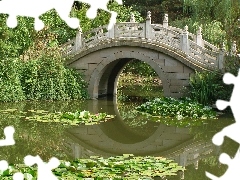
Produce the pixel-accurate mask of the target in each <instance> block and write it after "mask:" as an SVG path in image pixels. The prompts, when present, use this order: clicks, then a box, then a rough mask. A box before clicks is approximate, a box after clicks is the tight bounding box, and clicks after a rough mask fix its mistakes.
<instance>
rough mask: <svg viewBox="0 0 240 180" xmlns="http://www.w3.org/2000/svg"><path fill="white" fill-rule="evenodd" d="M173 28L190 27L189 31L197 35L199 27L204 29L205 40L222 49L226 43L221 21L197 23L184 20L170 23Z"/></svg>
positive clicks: (192, 20) (191, 20)
mask: <svg viewBox="0 0 240 180" xmlns="http://www.w3.org/2000/svg"><path fill="white" fill-rule="evenodd" d="M169 23H170V25H171V26H174V27H179V28H181V29H183V28H184V26H186V25H188V31H189V32H191V33H193V34H196V32H197V30H198V28H199V27H202V35H203V39H204V40H206V41H208V42H210V43H212V44H214V45H215V46H218V47H221V45H222V43H223V42H225V43H226V31H224V30H223V25H222V23H221V22H220V21H217V20H213V21H207V20H206V21H204V22H201V21H196V20H194V19H192V18H183V19H179V20H175V21H172V22H171V21H170V22H169Z"/></svg>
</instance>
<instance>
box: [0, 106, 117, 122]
mask: <svg viewBox="0 0 240 180" xmlns="http://www.w3.org/2000/svg"><path fill="white" fill-rule="evenodd" d="M16 111H18V110H17V109H6V110H1V111H0V113H4V114H7V113H9V114H12V113H13V112H16ZM19 113H20V114H21V117H22V118H23V119H25V120H29V121H39V122H49V123H54V122H56V123H61V124H63V125H79V124H85V125H93V124H98V123H100V122H105V121H107V120H110V119H113V118H114V116H113V115H108V114H106V113H97V114H92V113H90V112H89V111H85V110H84V111H80V110H79V111H76V112H54V113H53V112H52V113H51V112H48V111H45V110H28V111H27V112H22V111H21V112H19Z"/></svg>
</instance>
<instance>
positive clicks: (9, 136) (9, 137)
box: [0, 126, 15, 171]
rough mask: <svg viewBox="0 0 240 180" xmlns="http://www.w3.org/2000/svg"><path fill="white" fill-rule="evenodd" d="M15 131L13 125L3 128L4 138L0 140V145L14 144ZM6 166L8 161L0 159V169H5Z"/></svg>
mask: <svg viewBox="0 0 240 180" xmlns="http://www.w3.org/2000/svg"><path fill="white" fill-rule="evenodd" d="M14 132H15V129H14V127H12V126H7V127H5V128H4V135H5V139H2V140H0V146H11V145H14V144H15V140H14V138H13V134H14ZM7 168H8V162H7V161H5V160H1V161H0V171H5V170H7Z"/></svg>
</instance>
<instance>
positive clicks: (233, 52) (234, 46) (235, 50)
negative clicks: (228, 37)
mask: <svg viewBox="0 0 240 180" xmlns="http://www.w3.org/2000/svg"><path fill="white" fill-rule="evenodd" d="M236 53H237V44H236V41H233V43H232V47H231V54H236Z"/></svg>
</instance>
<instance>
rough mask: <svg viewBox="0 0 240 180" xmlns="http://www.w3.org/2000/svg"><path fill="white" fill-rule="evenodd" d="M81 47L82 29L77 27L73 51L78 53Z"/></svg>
mask: <svg viewBox="0 0 240 180" xmlns="http://www.w3.org/2000/svg"><path fill="white" fill-rule="evenodd" d="M82 46H83V39H82V28H81V27H80V26H79V27H78V31H77V34H76V39H75V45H74V51H75V52H76V51H78V50H79V49H80V48H81V47H82Z"/></svg>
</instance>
